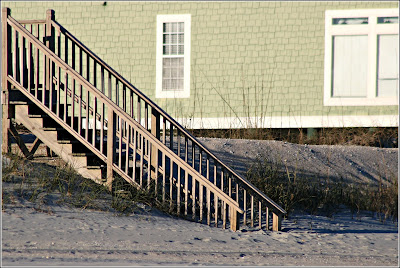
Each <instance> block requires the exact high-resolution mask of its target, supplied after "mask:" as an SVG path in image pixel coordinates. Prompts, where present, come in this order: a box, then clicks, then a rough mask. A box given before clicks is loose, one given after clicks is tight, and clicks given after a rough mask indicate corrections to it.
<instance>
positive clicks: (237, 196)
mask: <svg viewBox="0 0 400 268" xmlns="http://www.w3.org/2000/svg"><path fill="white" fill-rule="evenodd" d="M236 202H238V203H239V184H238V183H236Z"/></svg>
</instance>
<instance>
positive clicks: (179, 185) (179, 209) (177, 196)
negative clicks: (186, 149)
mask: <svg viewBox="0 0 400 268" xmlns="http://www.w3.org/2000/svg"><path fill="white" fill-rule="evenodd" d="M176 201H177V204H176V206H177V214H178V216H179V215H180V213H181V167H180V166H179V165H178V178H177V194H176Z"/></svg>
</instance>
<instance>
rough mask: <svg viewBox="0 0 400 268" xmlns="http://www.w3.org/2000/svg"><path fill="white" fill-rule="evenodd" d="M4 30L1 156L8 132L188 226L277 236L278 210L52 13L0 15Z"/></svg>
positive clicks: (6, 148)
mask: <svg viewBox="0 0 400 268" xmlns="http://www.w3.org/2000/svg"><path fill="white" fill-rule="evenodd" d="M2 30H3V31H2V32H3V36H2V37H3V39H2V40H3V43H2V67H3V68H2V70H3V71H2V108H3V144H2V151H3V153H7V152H9V150H10V136H13V137H14V138H16V139H17V140H20V139H19V138H18V137H19V136H18V133H17V132H16V130H15V128H14V127H13V124H14V122H15V123H18V124H22V125H24V126H25V127H26V128H27V129H29V130H30V131H31V132H32V133H33V134H34V135H35V136H36V137H37V140H40V141H41V142H43V143H45V144H46V145H47V146H48V147H49V148H50V149H51V150H52V151H53V152H55V153H56V154H57V155H58V156H60V157H61V158H62V159H63V160H64V161H66V162H67V163H69V164H70V165H71V166H72V167H74V168H75V169H76V170H77V172H79V173H80V174H81V175H82V176H84V177H86V178H90V179H92V180H94V181H95V182H97V183H101V184H105V185H107V186H108V187H109V189H110V190H111V189H112V188H113V187H112V186H113V181H114V178H115V177H116V176H119V177H121V178H123V179H124V180H126V181H127V182H129V183H130V184H131V185H132V186H134V187H136V188H138V189H150V188H151V189H152V190H153V191H154V192H155V195H156V196H157V198H159V199H160V201H162V202H165V203H169V205H170V209H171V211H175V212H176V214H178V215H180V216H182V217H184V218H187V219H190V220H195V221H198V222H202V223H206V224H208V225H215V226H222V227H223V228H226V227H227V226H229V227H230V228H231V229H232V230H234V231H236V230H238V228H239V226H240V224H244V225H250V226H251V227H258V228H260V229H261V228H265V229H267V230H268V229H270V228H271V227H272V230H275V231H278V230H280V229H281V222H282V216H283V215H284V214H285V213H286V212H285V211H284V210H283V209H282V208H281V207H280V206H279V205H277V204H276V203H275V202H274V201H273V200H271V199H270V198H268V197H267V196H266V195H265V194H264V193H262V192H261V191H260V190H259V189H257V188H256V187H255V186H254V185H252V184H251V183H250V182H249V181H247V180H246V179H245V178H243V177H241V176H240V175H238V174H237V173H236V172H235V171H234V170H232V169H231V168H229V167H228V166H227V165H225V164H224V163H222V162H221V161H220V160H219V159H218V158H217V157H216V156H215V155H213V154H212V153H211V152H210V151H209V150H208V149H207V148H206V147H205V146H204V145H202V144H201V143H200V142H199V141H198V140H197V139H196V138H195V137H193V136H192V135H191V134H190V133H189V132H188V131H187V130H186V129H184V128H183V127H182V126H181V125H180V124H179V123H177V122H176V121H175V120H174V119H173V118H172V117H170V116H169V115H168V114H167V113H165V112H164V111H163V110H162V109H161V108H160V107H158V106H157V105H156V104H155V103H154V102H153V101H151V100H150V99H149V98H148V97H147V96H145V95H144V94H143V93H142V92H140V91H139V90H138V89H137V88H135V87H134V86H133V85H131V84H130V83H129V82H128V81H127V80H125V79H124V78H123V77H122V76H121V75H119V74H118V73H117V72H116V71H115V70H114V69H112V68H111V67H110V66H108V65H107V64H106V63H105V62H103V61H102V60H101V59H100V58H99V57H98V56H97V55H96V54H94V53H93V52H92V51H91V50H89V49H88V48H87V47H86V46H85V45H83V44H82V43H81V42H80V41H79V40H78V39H76V38H75V37H74V36H73V35H72V34H71V33H70V32H68V31H67V30H66V29H65V28H64V27H62V26H61V25H60V24H59V23H57V21H56V20H55V13H54V11H53V10H48V11H47V13H46V19H45V20H23V21H16V20H15V19H14V18H13V17H11V11H10V9H8V8H3V10H2ZM19 144H20V148H21V149H22V151H23V152H24V154H25V155H26V156H27V157H32V154H33V153H34V151H33V152H32V151H31V152H28V151H27V150H26V148H25V149H24V144H23V142H19ZM35 146H36V144H35V145H34V147H35ZM271 216H272V217H271ZM271 223H272V226H271Z"/></svg>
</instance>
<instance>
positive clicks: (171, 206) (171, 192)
mask: <svg viewBox="0 0 400 268" xmlns="http://www.w3.org/2000/svg"><path fill="white" fill-rule="evenodd" d="M173 167H174V162H173V161H172V159H170V170H169V200H170V202H169V207H170V210H171V211H173V204H172V201H173V198H172V197H173V196H172V194H173V190H172V186H173V177H172V176H173V170H174V169H173Z"/></svg>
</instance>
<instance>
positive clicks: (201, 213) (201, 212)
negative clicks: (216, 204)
mask: <svg viewBox="0 0 400 268" xmlns="http://www.w3.org/2000/svg"><path fill="white" fill-rule="evenodd" d="M203 187H204V186H203V185H202V184H201V182H200V181H199V201H200V218H199V221H200V222H203Z"/></svg>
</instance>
